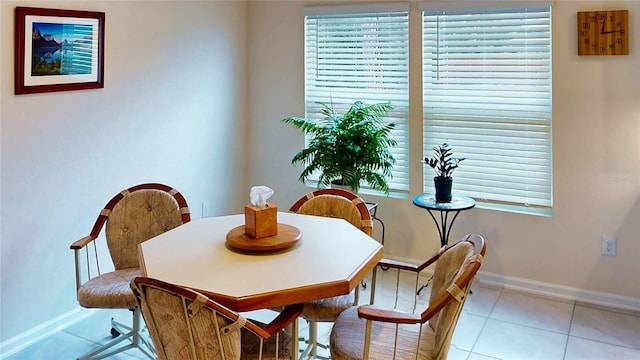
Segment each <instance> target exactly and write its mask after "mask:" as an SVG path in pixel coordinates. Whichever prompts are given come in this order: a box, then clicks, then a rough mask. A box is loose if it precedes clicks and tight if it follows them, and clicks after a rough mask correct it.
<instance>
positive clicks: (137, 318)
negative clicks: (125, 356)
mask: <svg viewBox="0 0 640 360" xmlns="http://www.w3.org/2000/svg"><path fill="white" fill-rule="evenodd" d="M131 311H132V312H133V324H132V326H127V325H125V324H122V323H119V322H117V321H115V320H114V319H111V327H112V334H113V331H114V330H115V331H116V332H118V333H120V334H121V335H119V336H117V337H116V338H114V339H113V340H111V341H109V342H107V343H106V344H104V345H102V346H100V347H98V348H96V349H94V350H92V351H90V352H88V353H86V354H84V355H82V356H80V357H78V360H98V359H104V358H106V357H109V356H112V355H114V354H117V353H121V352H123V351H127V350H129V349H135V348H137V349H139V350H140V351H141V352H142V353H143V354H145V355H146V356H148V357H149V358H150V359H155V358H156V356H155V349H154V348H153V345H152V343H151V342H150V341H149V340H147V339H146V338H145V336H144V335H143V334H141V326H140V323H141V314H140V310H139V309H138V308H135V309H133V310H131ZM125 340H129V341H131V343H130V344H127V345H124V346H121V347H118V348H116V349H113V350H112V351H107V350H110V349H111V348H113V347H114V346H115V345H117V344H119V343H121V342H123V341H125ZM141 345H142V346H141Z"/></svg>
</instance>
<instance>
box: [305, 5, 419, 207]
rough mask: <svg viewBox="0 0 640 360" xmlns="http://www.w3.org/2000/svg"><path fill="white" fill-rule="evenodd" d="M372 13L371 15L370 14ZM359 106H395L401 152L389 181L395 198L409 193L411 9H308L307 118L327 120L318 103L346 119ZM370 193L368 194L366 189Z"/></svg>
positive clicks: (392, 117) (398, 150) (390, 118)
mask: <svg viewBox="0 0 640 360" xmlns="http://www.w3.org/2000/svg"><path fill="white" fill-rule="evenodd" d="M365 9H366V10H365ZM356 100H360V101H362V102H363V103H365V104H367V105H369V104H373V103H379V102H387V101H389V102H391V105H392V106H393V110H392V111H391V112H389V113H388V116H387V118H386V119H385V120H386V121H388V122H393V123H395V124H396V128H395V130H394V133H393V134H392V136H393V137H394V139H395V140H396V141H397V142H398V146H396V147H395V148H393V149H391V152H392V154H393V155H394V157H395V159H396V164H395V165H394V168H393V171H392V174H393V178H392V179H388V183H389V188H390V191H391V194H392V195H394V194H395V195H400V194H404V195H405V196H406V194H408V191H409V169H408V166H409V164H408V159H409V144H408V139H409V5H408V4H377V5H367V6H366V8H365V7H361V6H338V7H311V8H306V9H305V117H306V118H308V119H314V118H315V119H318V118H320V117H321V116H322V115H321V113H320V110H321V107H320V106H319V105H318V102H324V103H327V104H332V105H333V107H334V108H335V109H336V110H337V111H338V112H340V113H343V112H345V111H346V110H348V108H349V106H350V105H351V104H352V103H353V102H354V101H356ZM362 191H363V192H366V191H367V189H366V188H364V187H363V188H362Z"/></svg>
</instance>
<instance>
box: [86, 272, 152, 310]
mask: <svg viewBox="0 0 640 360" xmlns="http://www.w3.org/2000/svg"><path fill="white" fill-rule="evenodd" d="M137 276H141V272H140V269H139V268H129V269H122V270H115V271H112V272H108V273H104V274H102V275H100V276H96V277H95V278H93V279H91V280H89V281H87V282H86V283H84V284H83V285H82V286H81V287H80V288H79V289H78V303H79V304H80V306H82V307H85V308H100V309H134V308H136V307H137V306H138V305H137V303H136V298H135V296H134V295H133V292H131V286H130V285H129V284H130V283H131V280H133V278H135V277H137Z"/></svg>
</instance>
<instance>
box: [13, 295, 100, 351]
mask: <svg viewBox="0 0 640 360" xmlns="http://www.w3.org/2000/svg"><path fill="white" fill-rule="evenodd" d="M93 313H94V310H89V309H84V308H81V307H78V308H76V309H74V310H71V311H69V312H67V313H64V314H62V315H60V316H58V317H56V318H54V319H51V320H49V321H47V322H45V323H42V324H40V325H38V326H36V327H34V328H31V329H29V330H27V331H25V332H23V333H21V334H18V335H16V336H14V337H12V338H9V339H7V340H5V341H3V342H1V343H0V359H5V358H7V357H9V356H11V355H13V354H15V353H17V352H18V351H20V350H23V349H25V348H27V347H28V346H29V345H31V344H34V343H36V342H38V341H40V340H42V339H44V338H46V337H48V336H51V335H53V334H55V333H57V332H59V331H62V330H64V329H66V328H67V327H69V326H71V325H73V324H74V323H76V322H78V321H80V320H83V319H85V318H87V317H89V316H91V315H92V314H93Z"/></svg>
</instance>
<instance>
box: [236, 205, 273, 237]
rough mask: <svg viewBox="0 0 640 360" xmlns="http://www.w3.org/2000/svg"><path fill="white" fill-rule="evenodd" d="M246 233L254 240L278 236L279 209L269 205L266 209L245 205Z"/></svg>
mask: <svg viewBox="0 0 640 360" xmlns="http://www.w3.org/2000/svg"><path fill="white" fill-rule="evenodd" d="M244 231H245V233H246V234H247V235H249V237H252V238H254V239H259V238H263V237H268V236H276V235H277V234H278V207H277V206H275V205H273V204H269V203H267V207H266V208H258V207H255V206H253V205H245V207H244Z"/></svg>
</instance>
